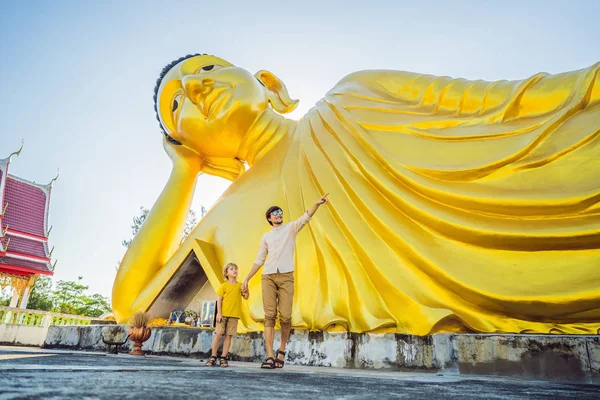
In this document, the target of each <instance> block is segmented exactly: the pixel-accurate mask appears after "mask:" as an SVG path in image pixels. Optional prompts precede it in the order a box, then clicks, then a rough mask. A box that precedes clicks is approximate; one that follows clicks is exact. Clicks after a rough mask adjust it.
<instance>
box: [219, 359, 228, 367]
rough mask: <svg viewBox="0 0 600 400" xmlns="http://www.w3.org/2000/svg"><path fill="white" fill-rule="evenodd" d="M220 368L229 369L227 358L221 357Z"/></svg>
mask: <svg viewBox="0 0 600 400" xmlns="http://www.w3.org/2000/svg"><path fill="white" fill-rule="evenodd" d="M219 367H223V368H225V367H229V364H228V363H227V357H219Z"/></svg>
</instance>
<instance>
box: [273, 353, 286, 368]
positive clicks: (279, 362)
mask: <svg viewBox="0 0 600 400" xmlns="http://www.w3.org/2000/svg"><path fill="white" fill-rule="evenodd" d="M280 354H281V355H283V360H280V359H279V355H280ZM284 365H285V351H281V350H279V349H277V353H275V366H276V367H277V368H283V366H284Z"/></svg>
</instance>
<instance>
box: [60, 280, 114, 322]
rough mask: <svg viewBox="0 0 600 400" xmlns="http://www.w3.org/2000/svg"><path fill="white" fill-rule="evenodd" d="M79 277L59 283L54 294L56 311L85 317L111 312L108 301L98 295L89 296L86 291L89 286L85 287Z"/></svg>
mask: <svg viewBox="0 0 600 400" xmlns="http://www.w3.org/2000/svg"><path fill="white" fill-rule="evenodd" d="M82 279H83V277H81V276H80V277H78V278H77V282H74V281H58V282H57V283H56V289H55V290H54V291H53V292H52V300H53V303H54V307H53V308H54V311H56V312H60V313H64V314H75V315H85V316H87V317H99V316H100V315H102V314H104V313H106V312H110V311H111V307H110V303H109V301H108V299H107V298H106V297H104V296H102V295H100V294H98V293H95V294H92V295H87V294H86V293H85V291H87V290H88V289H89V286H86V285H83V284H82V283H81V280H82Z"/></svg>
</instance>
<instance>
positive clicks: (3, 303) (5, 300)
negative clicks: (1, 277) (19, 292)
mask: <svg viewBox="0 0 600 400" xmlns="http://www.w3.org/2000/svg"><path fill="white" fill-rule="evenodd" d="M9 288H10V287H9ZM11 290H12V289H11ZM11 299H12V295H11V294H9V292H8V291H5V290H4V289H0V307H8V306H9V305H10V300H11Z"/></svg>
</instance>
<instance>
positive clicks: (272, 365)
mask: <svg viewBox="0 0 600 400" xmlns="http://www.w3.org/2000/svg"><path fill="white" fill-rule="evenodd" d="M269 360H270V361H271V362H269ZM260 367H261V368H262V369H274V368H275V359H274V358H273V357H268V358H267V359H266V360H265V361H264V362H263V363H262V364H261V365H260Z"/></svg>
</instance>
